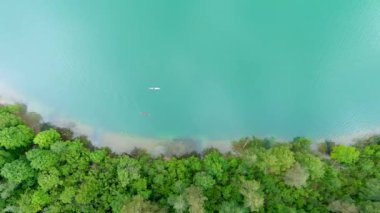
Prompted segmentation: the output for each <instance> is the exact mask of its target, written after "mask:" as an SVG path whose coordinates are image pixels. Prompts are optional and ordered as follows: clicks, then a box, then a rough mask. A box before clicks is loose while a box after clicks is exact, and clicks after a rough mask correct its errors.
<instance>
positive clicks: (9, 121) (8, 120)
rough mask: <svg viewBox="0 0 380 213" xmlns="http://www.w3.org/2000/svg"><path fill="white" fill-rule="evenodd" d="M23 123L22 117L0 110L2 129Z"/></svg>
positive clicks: (0, 126)
mask: <svg viewBox="0 0 380 213" xmlns="http://www.w3.org/2000/svg"><path fill="white" fill-rule="evenodd" d="M19 124H21V119H20V118H19V117H17V116H16V115H14V114H11V113H8V112H0V130H2V129H5V128H8V127H12V126H17V125H19Z"/></svg>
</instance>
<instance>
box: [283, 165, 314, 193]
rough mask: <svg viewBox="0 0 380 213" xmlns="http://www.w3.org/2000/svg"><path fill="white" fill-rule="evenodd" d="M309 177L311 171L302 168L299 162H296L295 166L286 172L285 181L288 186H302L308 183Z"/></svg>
mask: <svg viewBox="0 0 380 213" xmlns="http://www.w3.org/2000/svg"><path fill="white" fill-rule="evenodd" d="M308 178H309V173H308V172H307V171H306V170H305V169H304V168H302V166H301V165H300V164H299V163H295V164H294V166H293V167H292V168H290V169H289V170H288V171H287V172H286V174H285V176H284V181H285V183H286V184H287V185H288V186H293V187H296V188H300V187H302V186H304V185H305V184H306V181H307V179H308Z"/></svg>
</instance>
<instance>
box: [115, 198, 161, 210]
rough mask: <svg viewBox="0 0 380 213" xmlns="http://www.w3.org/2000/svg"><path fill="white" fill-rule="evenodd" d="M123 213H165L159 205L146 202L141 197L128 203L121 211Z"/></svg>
mask: <svg viewBox="0 0 380 213" xmlns="http://www.w3.org/2000/svg"><path fill="white" fill-rule="evenodd" d="M120 212H121V213H145V212H151V213H159V212H164V210H163V209H161V208H160V207H159V206H158V205H157V204H154V203H152V202H149V201H145V200H144V199H143V198H142V197H140V196H134V197H133V198H132V199H131V200H130V201H128V202H127V203H126V204H125V205H124V206H123V207H122V209H121V211H120Z"/></svg>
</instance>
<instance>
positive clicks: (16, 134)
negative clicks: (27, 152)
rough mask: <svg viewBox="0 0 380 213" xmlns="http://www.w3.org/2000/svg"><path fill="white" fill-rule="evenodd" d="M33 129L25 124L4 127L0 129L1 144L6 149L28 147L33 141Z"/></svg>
mask: <svg viewBox="0 0 380 213" xmlns="http://www.w3.org/2000/svg"><path fill="white" fill-rule="evenodd" d="M33 136H34V133H33V130H32V129H31V128H29V127H27V126H24V125H18V126H14V127H13V126H12V127H9V128H4V129H3V130H1V131H0V146H2V147H4V148H5V149H10V150H13V149H17V148H21V147H27V146H28V145H30V144H31V143H32V140H33Z"/></svg>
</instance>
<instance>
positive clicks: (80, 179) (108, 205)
mask: <svg viewBox="0 0 380 213" xmlns="http://www.w3.org/2000/svg"><path fill="white" fill-rule="evenodd" d="M41 121H42V119H41V117H40V116H39V115H38V114H36V113H31V112H28V111H27V110H26V107H25V106H23V105H1V106H0V209H2V212H26V213H28V212H46V213H48V212H49V213H53V212H91V213H93V212H122V213H140V212H141V213H142V212H144V213H145V212H179V213H181V212H190V213H202V212H222V213H244V212H285V213H286V212H294V213H296V212H297V213H302V212H318V213H319V212H338V213H355V212H367V213H379V212H380V136H372V137H369V138H365V139H360V140H358V141H357V142H356V144H354V145H342V144H336V143H334V142H333V141H325V142H323V143H319V144H317V145H315V144H313V143H312V141H311V140H309V139H307V138H304V137H296V138H294V139H293V140H292V141H288V142H276V141H275V140H273V139H261V138H256V137H247V138H242V139H240V140H238V141H233V142H231V143H232V147H233V149H232V150H231V151H230V152H228V153H221V152H219V151H218V150H217V149H214V148H209V149H206V150H204V151H203V152H202V153H192V154H188V155H184V156H175V155H172V156H164V155H162V156H151V155H150V154H149V153H148V152H147V151H146V150H143V149H139V148H136V149H135V150H134V151H133V152H131V153H125V154H115V153H113V152H112V151H111V150H110V149H108V148H96V147H94V146H92V145H91V143H90V141H89V140H88V139H87V138H86V137H85V136H80V137H74V135H73V133H72V132H71V131H70V130H69V129H64V128H60V127H55V126H53V125H51V124H49V123H43V122H41Z"/></svg>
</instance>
